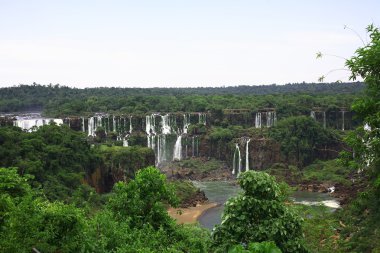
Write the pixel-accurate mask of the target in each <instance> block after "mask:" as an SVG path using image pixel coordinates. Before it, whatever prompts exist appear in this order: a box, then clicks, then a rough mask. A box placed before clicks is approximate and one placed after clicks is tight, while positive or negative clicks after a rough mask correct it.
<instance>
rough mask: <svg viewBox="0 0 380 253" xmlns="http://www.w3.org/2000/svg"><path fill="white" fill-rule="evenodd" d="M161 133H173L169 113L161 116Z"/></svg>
mask: <svg viewBox="0 0 380 253" xmlns="http://www.w3.org/2000/svg"><path fill="white" fill-rule="evenodd" d="M161 133H162V134H170V133H171V127H170V117H169V114H166V115H164V116H161Z"/></svg>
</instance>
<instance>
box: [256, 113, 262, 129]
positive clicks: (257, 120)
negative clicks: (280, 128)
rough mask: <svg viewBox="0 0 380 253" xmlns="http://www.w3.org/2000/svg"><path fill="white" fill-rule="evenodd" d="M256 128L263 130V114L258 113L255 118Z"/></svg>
mask: <svg viewBox="0 0 380 253" xmlns="http://www.w3.org/2000/svg"><path fill="white" fill-rule="evenodd" d="M255 127H256V128H261V112H257V113H256V116H255Z"/></svg>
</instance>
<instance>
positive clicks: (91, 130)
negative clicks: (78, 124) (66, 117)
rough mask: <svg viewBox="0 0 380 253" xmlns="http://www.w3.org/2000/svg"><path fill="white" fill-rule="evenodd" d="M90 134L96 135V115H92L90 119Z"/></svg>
mask: <svg viewBox="0 0 380 253" xmlns="http://www.w3.org/2000/svg"><path fill="white" fill-rule="evenodd" d="M87 124H88V127H87V128H88V136H95V130H96V126H95V118H94V117H91V118H89V119H88V122H87Z"/></svg>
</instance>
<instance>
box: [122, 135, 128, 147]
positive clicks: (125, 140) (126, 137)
mask: <svg viewBox="0 0 380 253" xmlns="http://www.w3.org/2000/svg"><path fill="white" fill-rule="evenodd" d="M128 137H129V135H128V134H127V135H126V136H124V138H123V147H128Z"/></svg>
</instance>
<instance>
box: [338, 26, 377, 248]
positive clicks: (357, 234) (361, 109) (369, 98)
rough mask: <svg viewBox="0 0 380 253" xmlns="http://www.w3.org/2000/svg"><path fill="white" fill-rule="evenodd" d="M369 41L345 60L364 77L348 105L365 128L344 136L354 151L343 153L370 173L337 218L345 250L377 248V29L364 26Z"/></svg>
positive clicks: (351, 163) (356, 74) (350, 163)
mask: <svg viewBox="0 0 380 253" xmlns="http://www.w3.org/2000/svg"><path fill="white" fill-rule="evenodd" d="M367 31H368V34H369V38H370V41H369V43H367V44H366V45H364V46H363V47H361V48H358V49H357V50H356V52H355V55H354V56H353V57H351V58H350V59H348V60H347V61H346V66H347V67H348V68H349V69H350V70H351V79H353V80H355V79H356V78H357V77H361V78H363V79H364V81H365V83H366V84H367V88H366V90H365V96H364V97H363V98H361V99H358V100H357V101H356V102H355V103H354V104H353V106H352V109H353V110H354V111H355V112H357V114H358V117H359V118H360V119H361V120H363V122H366V124H367V128H366V129H365V128H363V126H361V127H359V128H357V129H356V130H355V131H354V132H353V133H352V134H351V135H349V136H348V137H347V143H348V144H349V145H350V146H351V147H352V149H353V151H354V155H353V154H350V153H348V152H346V153H344V154H343V156H344V158H346V162H347V165H348V166H351V167H354V168H356V169H358V170H359V171H363V172H364V173H366V174H367V175H368V176H369V177H370V185H369V186H368V188H367V189H366V191H364V192H362V193H360V194H359V195H358V197H357V198H356V199H355V200H354V201H353V202H352V203H351V204H350V206H349V207H348V208H347V209H346V210H344V211H342V213H341V215H340V218H341V219H342V220H343V221H344V223H345V224H347V226H346V227H345V228H344V229H343V231H342V239H343V240H342V242H341V243H342V246H343V248H344V249H345V250H346V251H353V252H370V251H372V252H379V251H380V243H379V242H380V230H379V227H380V213H379V209H380V103H379V101H380V30H379V28H377V27H375V26H374V25H369V26H368V28H367Z"/></svg>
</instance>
